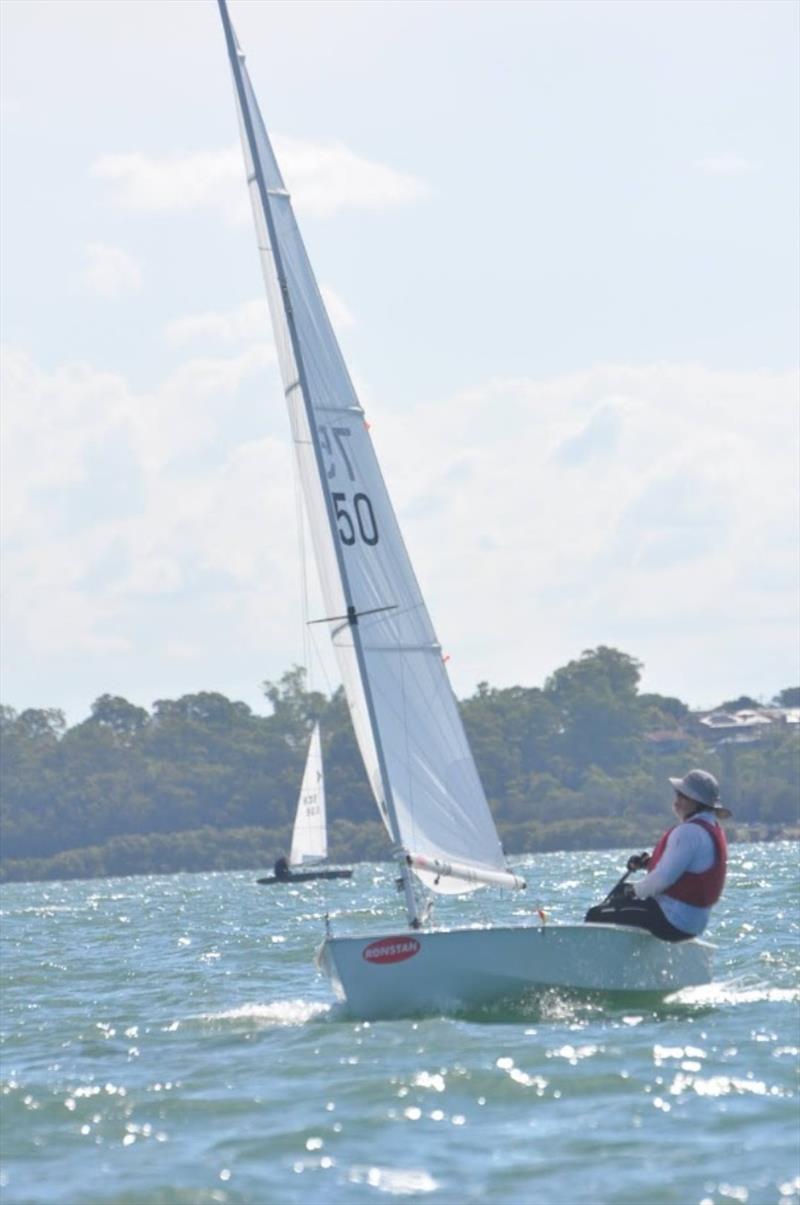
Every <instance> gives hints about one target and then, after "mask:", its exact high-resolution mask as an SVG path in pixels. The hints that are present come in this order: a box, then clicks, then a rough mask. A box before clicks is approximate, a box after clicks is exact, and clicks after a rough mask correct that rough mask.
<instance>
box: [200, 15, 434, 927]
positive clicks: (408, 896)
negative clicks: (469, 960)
mask: <svg viewBox="0 0 800 1205" xmlns="http://www.w3.org/2000/svg"><path fill="white" fill-rule="evenodd" d="M217 3H218V5H219V13H220V17H221V19H222V27H223V30H224V33H225V42H226V45H227V48H228V58H229V60H230V65H231V71H232V73H233V80H234V86H235V88H236V96H237V100H238V103H239V111H240V113H241V116H242V122H243V125H244V132H245V136H246V138H247V144H248V147H249V150H250V157H251V159H252V161H253V173H254V176H255V184H256V186H257V188H258V193H259V199H260V202H261V209H262V212H263V214H264V220H265V222H266V225H267V231H268V234H269V241H270V249H271V251H272V256H273V260H274V263H275V271H276V274H277V277H278V286H279V288H280V292H281V298H282V301H283V310H284V315H285V318H286V325H287V329H288V332H289V339H290V342H291V347H292V355H293V357H294V362H295V365H296V367H297V376H298V384H299V386H300V393H301V396H302V398H303V405H304V408H305V411H306V417H307V422H308V428H309V432H310V434H311V442H312V446H313V451H314V459H315V461H316V466H317V472H318V474H319V479H320V482H321V483H322V496H323V499H324V503H325V511H326V514H327V518H328V525H329V527H330V531H331V537H332V541H333V546H334V552H335V556H336V564H337V568H338V571H339V578H340V581H341V584H342V590H343V593H344V597H345V603H346V609H347V623H348V624H349V625H350V629H351V633H352V637H353V647H354V649H355V654H356V660H357V663H358V671H359V676H360V679H361V687H362V690H363V692H364V699H365V702H366V706H367V713H368V716H369V723H370V727H371V729H372V739H373V742H374V745H375V752H376V755H377V759H378V766H379V771H380V778H381V787H382V795H383V802H384V805H385V808H386V814H387V817H388V820H389V827H390V830H391V835H392V839H393V841H394V844H395V850H396V853H397V855H398V858H399V862H400V873H401V876H402V881H403V891H404V894H405V901H406V910H407V912H408V920H409V924H410V925H411V926H412V927H414V928H418V927H419V925H420V915H419V908H418V905H417V899H416V895H415V893H414V885H413V881H412V878H411V872H410V869H409V866H408V863H407V860H406V857H405V851H404V850H403V843H402V837H401V833H400V826H399V824H398V821H397V812H396V809H395V805H394V797H393V794H392V787H391V781H390V778H389V774H388V772H387V768H386V758H385V755H384V751H383V747H382V744H381V734H380V729H379V726H378V724H377V722H376V718H375V705H374V701H373V698H372V690H371V686H370V681H369V675H368V674H367V671H366V666H365V659H364V649H363V645H362V641H361V633H360V630H359V626H358V611H357V609H356V606H355V603H354V601H353V597H352V591H351V588H350V583H349V579H348V574H347V567H346V565H345V561H344V556H343V554H342V549H341V546H340V543H339V534H338V533H339V529H338V526H337V522H336V516H335V513H334V508H333V501H332V499H331V496H330V491H329V490H328V489H327V488H326V487H325V465H324V460H323V456H322V448H321V445H320V439H319V432H318V430H317V423H316V417H315V415H314V412H313V408H312V406H311V395H310V392H309V389H308V378H307V374H306V370H305V365H304V362H303V355H302V350H301V347H300V340H299V338H298V334H297V327H296V324H295V317H294V312H293V309H292V301H291V297H290V294H289V287H288V284H287V280H286V273H285V271H284V266H283V257H282V254H281V248H280V244H279V240H278V238H277V234H276V231H275V221H274V218H273V214H272V208H271V204H270V199H269V189H268V188H267V185H266V181H265V179H264V173H263V170H262V166H261V161H260V156H259V152H258V143H257V141H256V137H255V131H254V128H253V117H252V113H251V111H250V106H249V104H248V102H247V96H246V92H245V88H244V80H243V77H242V62H243V61H244V55H243V54H242V52H241V50H240V49H239V45H238V42H237V39H236V35H235V33H234V31H233V25H232V24H231V19H230V16H229V14H228V6H227V0H217Z"/></svg>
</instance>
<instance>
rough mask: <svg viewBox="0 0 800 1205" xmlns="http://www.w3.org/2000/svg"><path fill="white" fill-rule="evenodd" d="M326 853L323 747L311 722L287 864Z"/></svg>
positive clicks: (312, 858) (325, 856)
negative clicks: (311, 730) (311, 727)
mask: <svg viewBox="0 0 800 1205" xmlns="http://www.w3.org/2000/svg"><path fill="white" fill-rule="evenodd" d="M327 856H328V827H327V823H326V820H325V779H324V777H323V773H322V747H321V744H320V736H319V724H315V725H314V731H313V732H312V733H311V741H310V742H309V746H308V756H307V757H306V768H305V770H304V771H303V781H302V784H301V786H300V798H299V799H298V801H297V815H296V816H295V818H294V829H293V830H292V848H291V852H290V853H289V865H290V866H303V865H304V864H308V863H309V862H319V861H321V860H322V859H323V858H327Z"/></svg>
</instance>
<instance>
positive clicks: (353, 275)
mask: <svg viewBox="0 0 800 1205" xmlns="http://www.w3.org/2000/svg"><path fill="white" fill-rule="evenodd" d="M230 12H231V16H232V19H233V22H234V25H235V27H236V30H237V33H238V36H239V41H240V43H241V44H242V47H243V49H244V50H245V52H246V54H247V62H248V68H249V71H250V74H251V78H252V80H253V83H254V87H255V89H256V92H257V95H258V97H259V102H260V106H261V110H262V113H263V115H264V118H265V121H266V124H267V127H268V129H269V130H270V132H271V134H272V136H273V139H274V143H275V148H276V152H277V155H278V159H279V161H280V163H281V166H282V169H283V173H284V176H285V178H286V179H287V183H288V186H289V188H290V191H291V192H292V195H293V199H294V202H295V208H296V212H297V215H298V219H299V221H300V225H301V229H302V231H303V234H304V238H305V240H306V244H307V247H308V250H309V255H310V257H311V261H312V264H313V265H314V268H315V271H316V273H317V276H318V279H319V281H320V285H321V288H322V290H323V294H324V296H325V297H326V299H327V302H328V306H329V311H330V313H331V317H332V320H333V322H334V325H335V327H336V330H337V334H338V336H339V339H340V342H341V344H342V348H343V350H344V354H345V357H346V359H347V362H348V364H349V367H350V370H351V374H352V376H353V378H354V380H355V382H356V385H357V388H358V391H359V396H360V398H361V401H362V404H363V405H364V407H365V409H366V411H367V416H368V419H369V421H370V424H371V433H372V436H373V440H374V444H375V447H376V450H377V452H378V455H379V458H380V460H381V464H382V467H383V470H384V475H385V477H386V480H387V484H388V486H389V490H390V493H391V495H392V497H393V499H394V502H395V505H396V509H397V512H398V515H399V519H400V523H401V527H402V529H403V532H404V535H405V537H406V541H407V544H408V547H409V550H410V553H411V557H412V561H413V562H414V565H415V568H416V571H417V576H418V578H419V581H420V584H421V586H422V590H423V593H424V595H425V597H426V601H427V603H428V607H429V610H430V613H431V616H432V618H433V622H434V625H435V627H436V630H437V633H438V636H439V639H440V641H441V643H442V646H443V649H444V650H445V652H446V653H447V654H448V656H449V661H448V668H449V670H450V673H451V678H452V681H453V685H454V688H455V690H456V693H457V694H458V695H459V697H464V696H467V695H469V694H471V693H472V692H473V691H474V690H475V687H476V685H477V683H479V682H481V681H487V682H489V683H490V684H491V685H492V686H496V687H504V686H512V685H522V686H542V685H543V684H544V683H545V681H546V680H547V678H548V676H549V675H550V674H552V673H553V672H554V671H555V670H556V669H557V668H558V667H559V666H561V665H564V664H565V663H566V662H567V661H569V660H571V659H573V658H575V657H579V656H580V654H581V653H582V652H583V651H584V650H586V649H590V648H595V647H597V646H599V645H602V644H606V645H612V646H614V647H617V648H619V649H622V650H623V651H624V652H626V653H628V654H630V655H631V656H633V657H636V658H637V659H638V660H639V661H640V662H641V663H642V665H643V671H642V675H643V676H642V688H643V689H646V690H652V691H658V692H659V693H662V694H667V695H676V696H678V697H680V698H682V699H683V700H684V701H686V702H687V703H689V704H690V705H692V706H694V707H710V706H713V705H715V704H717V703H719V702H721V701H722V700H724V699H726V698H731V697H737V696H739V695H740V694H742V693H746V694H749V695H753V696H755V697H756V698H760V699H763V700H765V701H767V700H769V699H770V698H772V697H773V696H774V695H775V694H776V693H777V692H778V691H780V690H781V689H783V688H785V687H788V686H793V685H796V684H797V683H798V681H800V650H799V648H798V620H799V619H800V616H799V615H798V534H799V533H798V513H799V510H800V508H799V507H798V452H799V450H800V443H799V441H798V413H799V411H800V406H799V404H798V403H799V402H800V385H799V383H798V360H799V359H800V357H799V355H798V352H799V350H800V349H799V348H798V330H799V329H800V321H799V319H800V296H799V293H800V284H799V282H800V252H799V249H798V244H799V242H800V230H799V223H798V216H797V215H798V212H800V197H799V196H798V192H799V189H798V182H799V178H800V169H799V167H798V148H799V147H800V138H799V137H798V113H800V103H799V101H800V98H799V97H798V78H800V73H799V72H798V65H799V64H798V57H799V56H798V33H799V31H798V15H799V14H800V7H798V6H797V5H795V4H793V3H788V2H783V0H777V2H776V0H757V2H756V3H749V2H747V0H723V2H721V3H717V2H713V0H712V2H709V0H694V2H693V3H691V4H674V3H672V2H669V0H668V2H667V3H661V2H647V0H642V2H640V3H636V4H631V3H627V2H625V0H623V2H622V3H616V2H608V0H590V2H588V3H584V2H583V0H570V2H567V0H561V2H557V3H552V2H548V0H543V2H541V3H527V2H524V0H522V2H512V3H509V2H506V0H490V2H489V3H483V2H482V0H471V2H470V3H466V2H463V0H438V2H434V3H429V2H427V0H417V2H416V3H414V4H408V3H404V2H403V0H390V2H381V0H371V2H369V3H362V2H355V3H342V2H339V0H324V2H323V3H316V2H313V0H305V2H302V3H283V2H274V3H273V2H270V3H266V2H263V3H262V2H258V0H230ZM0 20H2V54H3V62H2V81H3V91H2V111H1V116H0V121H1V122H2V125H1V127H0V129H1V130H2V248H1V250H2V264H3V270H2V340H3V380H2V423H3V432H2V434H3V440H2V449H3V453H2V454H3V464H2V475H1V477H0V487H1V488H2V495H1V499H2V540H3V544H2V658H1V660H0V667H1V673H2V680H1V682H0V693H1V694H2V701H3V702H5V703H6V704H8V705H10V706H13V707H15V708H17V709H19V710H21V709H23V708H26V707H58V708H61V709H63V710H64V711H65V712H66V714H67V717H68V720H69V722H70V723H75V722H77V721H79V720H81V719H83V718H84V717H85V716H86V715H88V714H89V710H90V707H91V704H92V702H93V701H94V700H95V699H97V698H98V697H99V696H100V695H102V694H105V693H109V694H113V695H122V696H123V697H125V698H127V699H129V700H130V701H131V702H134V703H137V704H140V705H142V706H145V707H148V708H149V707H151V706H152V704H153V702H154V701H155V700H157V699H164V698H177V697H179V696H180V695H183V694H187V693H191V692H194V691H199V690H214V691H220V692H222V693H223V694H225V695H227V696H228V697H230V698H232V699H240V700H243V701H244V702H246V703H248V704H249V705H250V706H251V707H252V708H253V709H254V711H256V712H258V713H264V714H266V713H268V711H269V705H268V704H267V702H266V700H265V698H264V696H263V692H262V689H261V683H262V682H264V681H265V680H272V681H275V680H277V679H278V678H280V676H281V675H282V674H283V673H284V671H285V670H287V669H288V668H290V666H292V665H293V664H296V663H300V662H302V660H303V657H304V643H305V641H304V632H303V624H302V620H301V610H302V608H301V601H300V600H301V572H300V568H299V553H298V535H297V524H296V495H295V486H294V482H293V477H292V464H291V460H292V457H291V450H290V443H289V430H288V421H287V417H286V414H285V412H284V403H283V391H282V387H281V385H280V381H279V376H278V369H277V362H276V357H275V352H274V346H273V341H272V335H271V331H270V329H269V320H268V315H267V310H266V305H265V302H264V291H263V285H262V281H261V278H260V268H259V263H258V257H257V253H256V248H255V241H254V234H253V229H252V219H251V217H250V214H249V210H248V202H247V196H246V191H245V184H244V176H243V168H242V162H241V153H240V149H239V144H238V129H237V124H236V116H235V110H234V101H233V92H232V86H231V81H230V73H229V67H228V62H227V55H226V50H225V45H224V39H223V35H222V29H221V25H220V21H219V17H218V14H217V9H216V4H215V3H212V2H211V0H132V2H131V0H105V2H104V3H103V4H98V3H95V2H93V0H3V2H2V4H0ZM323 661H325V658H324V657H323ZM315 673H316V678H315V682H314V684H315V685H316V686H318V687H319V688H321V689H325V690H328V689H331V688H332V687H333V686H335V685H336V680H335V677H333V676H332V674H333V671H332V669H331V666H330V663H329V661H328V662H327V663H326V664H323V666H322V668H320V669H317V670H316V671H315Z"/></svg>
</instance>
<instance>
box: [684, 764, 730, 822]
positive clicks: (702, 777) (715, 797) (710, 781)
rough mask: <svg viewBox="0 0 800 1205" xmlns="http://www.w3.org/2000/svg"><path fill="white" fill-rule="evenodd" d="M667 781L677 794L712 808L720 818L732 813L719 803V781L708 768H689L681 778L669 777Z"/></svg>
mask: <svg viewBox="0 0 800 1205" xmlns="http://www.w3.org/2000/svg"><path fill="white" fill-rule="evenodd" d="M669 781H670V783H671V785H672V786H673V787H674V789H675V790H676V791H677V792H678V793H679V794H681V795H685V796H686V798H687V799H691V800H693V801H694V802H695V803H699V804H701V805H702V806H703V807H704V808H713V810H714V813H715V815H717V816H719V817H720V818H721V819H725V817H726V816H731V815H732V812H731V811H730V810H729V809H728V808H726V807H725V806H724V805H723V804H722V803H720V800H719V783H718V782H717V780H716V778H715V777H714V775H713V774H709V772H708V770H690V771H689V773H688V774H685V775H684V776H683V778H671V779H670V780H669Z"/></svg>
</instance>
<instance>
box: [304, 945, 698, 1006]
mask: <svg viewBox="0 0 800 1205" xmlns="http://www.w3.org/2000/svg"><path fill="white" fill-rule="evenodd" d="M712 954H713V946H710V945H708V943H707V942H703V941H698V940H697V939H693V940H691V941H686V942H680V943H677V944H672V943H668V942H664V941H660V940H659V939H658V938H656V937H653V936H652V935H651V934H650V933H647V932H645V931H644V930H641V929H632V928H626V927H624V926H621V925H541V926H517V927H505V928H488V927H487V928H470V929H440V930H433V931H415V932H412V931H407V932H405V933H403V934H397V935H394V936H388V937H375V936H368V935H366V936H362V937H329V938H327V939H326V941H325V942H324V943H323V945H322V947H321V948H320V951H319V955H318V963H319V965H320V967H321V968H322V970H323V971H324V972H325V973H326V974H327V975H328V977H329V978H330V980H331V983H332V985H333V989H334V992H335V993H336V995H337V997H338V998H339V999H340V1000H342V1001H343V1002H344V1003H345V1004H346V1006H347V1009H348V1012H349V1013H350V1014H351V1015H352V1016H354V1017H357V1018H359V1019H361V1020H378V1019H382V1018H390V1017H403V1016H413V1015H419V1014H430V1013H451V1012H458V1011H463V1010H465V1009H471V1008H480V1007H483V1006H486V1005H492V1004H497V1003H505V1002H509V1003H513V1002H514V1001H519V1000H524V999H525V998H526V997H529V996H535V995H536V994H537V993H538V992H542V991H546V990H548V989H562V990H567V991H596V992H603V993H606V992H623V993H630V992H645V993H663V994H665V995H666V994H668V993H670V992H674V991H677V990H678V989H680V988H684V987H693V986H696V985H698V984H704V983H709V982H710V981H711V974H712Z"/></svg>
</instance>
